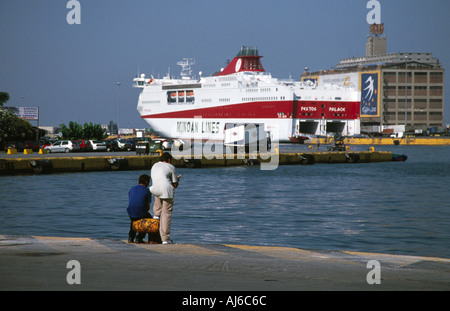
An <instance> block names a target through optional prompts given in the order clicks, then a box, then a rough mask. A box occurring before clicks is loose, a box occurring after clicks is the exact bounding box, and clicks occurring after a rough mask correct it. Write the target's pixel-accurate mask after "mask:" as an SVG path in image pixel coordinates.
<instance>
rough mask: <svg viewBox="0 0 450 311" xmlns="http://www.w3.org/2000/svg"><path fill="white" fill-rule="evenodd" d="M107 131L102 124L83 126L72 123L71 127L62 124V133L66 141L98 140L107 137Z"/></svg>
mask: <svg viewBox="0 0 450 311" xmlns="http://www.w3.org/2000/svg"><path fill="white" fill-rule="evenodd" d="M105 132H106V130H105V129H103V128H102V126H101V125H100V124H92V122H90V123H87V122H86V123H84V125H83V126H81V124H78V123H77V122H73V121H70V122H69V127H67V126H66V125H65V124H61V133H62V135H63V137H64V139H97V140H101V139H104V138H105V137H106V133H105Z"/></svg>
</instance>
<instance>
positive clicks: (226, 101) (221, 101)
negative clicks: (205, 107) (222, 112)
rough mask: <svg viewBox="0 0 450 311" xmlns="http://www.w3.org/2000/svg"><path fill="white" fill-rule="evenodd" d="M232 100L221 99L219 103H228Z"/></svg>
mask: <svg viewBox="0 0 450 311" xmlns="http://www.w3.org/2000/svg"><path fill="white" fill-rule="evenodd" d="M230 101H231V100H230V99H229V98H219V103H228V102H230Z"/></svg>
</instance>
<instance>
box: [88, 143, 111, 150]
mask: <svg viewBox="0 0 450 311" xmlns="http://www.w3.org/2000/svg"><path fill="white" fill-rule="evenodd" d="M89 142H90V143H91V146H92V150H94V151H106V148H107V146H106V143H105V142H104V141H102V140H90V141H89Z"/></svg>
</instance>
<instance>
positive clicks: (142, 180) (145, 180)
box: [139, 174, 150, 184]
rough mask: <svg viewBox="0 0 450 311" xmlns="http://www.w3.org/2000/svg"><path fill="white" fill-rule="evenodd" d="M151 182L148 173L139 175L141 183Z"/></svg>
mask: <svg viewBox="0 0 450 311" xmlns="http://www.w3.org/2000/svg"><path fill="white" fill-rule="evenodd" d="M149 182H150V176H148V175H147V174H142V175H141V176H139V184H146V183H149Z"/></svg>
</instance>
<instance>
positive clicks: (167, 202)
mask: <svg viewBox="0 0 450 311" xmlns="http://www.w3.org/2000/svg"><path fill="white" fill-rule="evenodd" d="M171 162H172V155H171V154H170V153H168V152H164V153H163V154H162V155H161V161H159V162H158V163H155V164H154V165H153V167H152V169H151V173H150V175H151V178H152V186H151V187H150V191H151V193H153V195H154V196H155V203H154V204H153V213H154V215H155V216H154V218H159V219H160V220H159V232H160V234H161V240H162V244H173V241H172V240H170V220H171V218H172V208H173V199H174V194H175V188H176V187H178V182H179V181H180V178H181V175H178V176H176V175H175V166H173V165H172V164H171Z"/></svg>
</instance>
